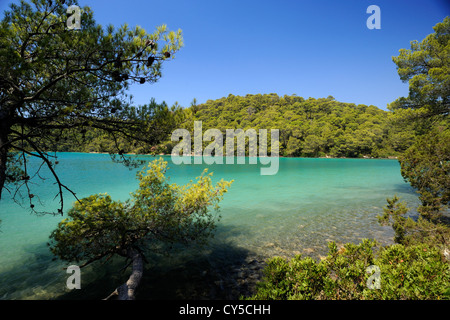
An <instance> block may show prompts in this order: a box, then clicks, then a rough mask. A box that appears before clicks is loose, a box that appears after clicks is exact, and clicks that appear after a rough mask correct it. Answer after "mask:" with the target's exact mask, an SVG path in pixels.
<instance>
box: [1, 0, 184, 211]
mask: <svg viewBox="0 0 450 320" xmlns="http://www.w3.org/2000/svg"><path fill="white" fill-rule="evenodd" d="M30 2H31V3H28V2H25V1H21V2H20V3H19V4H11V5H10V10H9V11H6V12H5V16H4V18H3V20H1V22H0V24H1V28H0V195H1V194H2V191H4V189H5V188H6V190H8V191H9V192H10V193H11V194H12V195H13V194H15V192H14V189H13V188H12V187H11V183H12V182H14V183H15V186H16V187H17V188H20V187H25V188H27V189H28V182H29V180H30V178H33V176H38V173H36V172H29V169H28V167H27V156H31V157H37V158H39V159H40V161H42V164H43V166H46V167H48V168H49V169H50V171H51V173H52V174H53V176H54V179H55V182H56V183H57V184H58V187H59V198H60V202H61V207H60V209H59V211H60V212H62V209H63V196H62V193H63V190H64V189H67V190H70V188H69V187H68V186H67V185H66V184H65V182H63V181H60V179H59V177H58V174H57V172H56V170H55V164H56V162H57V161H56V159H55V155H54V154H52V153H51V152H52V151H57V149H58V145H59V144H60V142H61V141H64V140H66V139H69V140H70V143H71V145H72V147H73V148H76V145H79V144H80V143H82V139H77V138H78V137H83V136H84V135H85V134H86V132H87V131H88V130H96V131H98V132H101V133H102V134H104V135H107V136H108V137H109V140H110V141H113V142H114V143H113V145H112V146H111V148H110V149H109V150H108V151H112V150H114V151H115V153H117V154H119V158H120V159H118V160H121V161H123V162H125V163H127V164H129V163H130V159H128V158H126V157H125V156H124V155H123V154H124V152H123V150H121V149H120V145H119V140H120V141H122V142H123V141H127V143H128V144H134V143H136V141H142V142H145V143H147V144H150V145H151V144H155V143H156V142H158V141H160V140H161V139H162V138H163V137H164V138H165V137H166V135H167V134H168V132H170V130H171V129H172V127H173V126H174V121H175V120H174V119H175V118H176V116H175V113H174V111H175V110H169V108H167V106H166V105H159V104H156V103H154V102H150V104H148V105H145V106H133V102H132V99H131V97H130V96H128V95H127V89H128V88H129V86H130V85H131V84H133V83H136V84H144V83H154V82H156V81H158V79H159V78H160V77H161V66H162V63H163V62H164V61H166V60H169V59H171V58H173V54H174V53H175V52H177V51H178V50H179V49H180V47H181V46H182V35H181V31H178V32H172V31H169V30H168V29H167V27H166V26H165V25H162V26H159V27H157V28H156V31H155V32H153V33H148V32H146V31H145V30H144V29H143V28H141V27H139V26H137V27H135V28H130V27H129V26H128V25H127V24H124V25H122V26H120V27H119V28H115V27H114V26H112V25H110V26H108V27H106V28H104V27H102V26H100V25H98V24H97V23H96V22H95V20H94V17H93V12H92V11H91V9H90V8H89V7H84V8H82V9H81V17H80V18H81V21H80V22H81V28H80V29H70V28H68V27H67V13H66V11H67V7H68V6H71V5H77V2H76V1H74V0H68V1H46V0H31V1H30ZM12 152H13V153H14V154H13V155H11V153H12ZM19 173H20V174H19ZM5 183H8V185H5ZM3 193H4V192H3ZM31 198H32V197H31V195H30V206H31V208H33V204H32V202H31Z"/></svg>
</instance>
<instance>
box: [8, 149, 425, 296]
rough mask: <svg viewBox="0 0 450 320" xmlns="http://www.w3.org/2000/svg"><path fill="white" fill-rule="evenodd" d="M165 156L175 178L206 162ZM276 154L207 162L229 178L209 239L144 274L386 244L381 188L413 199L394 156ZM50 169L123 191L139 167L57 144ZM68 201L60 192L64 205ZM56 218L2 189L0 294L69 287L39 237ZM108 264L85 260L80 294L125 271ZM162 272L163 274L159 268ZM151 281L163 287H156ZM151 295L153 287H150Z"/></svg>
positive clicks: (91, 186)
mask: <svg viewBox="0 0 450 320" xmlns="http://www.w3.org/2000/svg"><path fill="white" fill-rule="evenodd" d="M165 159H166V160H167V161H168V162H169V167H170V169H169V171H168V175H169V176H170V177H171V181H172V182H176V183H180V184H182V183H186V182H188V181H189V180H191V179H194V178H195V177H197V176H198V175H200V173H201V172H202V171H203V169H204V168H205V167H206V165H174V164H171V161H170V157H165ZM148 160H149V161H151V160H153V157H148ZM279 160H280V166H279V171H278V173H277V174H276V175H273V176H262V175H260V165H259V164H258V165H250V164H245V165H237V164H235V165H225V164H223V165H211V166H208V168H209V171H210V172H214V176H213V177H214V180H220V179H222V178H223V179H225V180H231V179H234V183H233V184H232V186H231V188H230V190H229V192H228V193H227V194H226V195H225V198H224V200H223V201H222V203H221V216H222V218H221V220H220V221H219V223H218V229H217V233H216V236H215V238H214V240H212V241H211V245H210V246H209V247H208V248H207V249H202V251H195V250H187V251H183V252H181V253H179V254H178V256H176V255H175V256H174V257H171V258H159V257H157V256H150V257H148V259H149V261H150V263H149V265H151V266H152V267H154V268H153V269H151V268H150V267H149V270H153V271H152V272H150V273H151V276H152V277H155V278H158V277H159V276H158V274H157V273H156V272H157V271H156V270H163V269H165V270H167V269H168V268H169V269H170V268H173V270H178V271H179V270H183V272H185V273H186V276H185V277H184V278H183V277H181V278H177V281H178V282H182V281H191V280H192V279H191V278H190V273H189V270H190V268H191V267H192V268H193V269H194V268H196V271H195V272H200V271H201V272H203V274H205V273H206V272H207V271H208V269H209V268H211V266H215V268H216V267H218V266H222V267H223V265H225V264H226V263H227V262H228V261H230V260H232V259H233V258H235V257H238V256H239V257H242V254H244V255H251V256H257V257H260V258H261V259H265V258H268V257H271V256H274V255H281V256H287V257H289V256H292V255H294V254H298V253H301V254H303V255H309V256H313V257H316V258H317V257H320V256H321V255H325V254H326V252H327V242H329V241H336V242H338V243H345V242H358V241H360V240H361V239H362V238H375V239H378V240H379V241H380V242H381V243H383V244H389V243H391V241H392V235H393V234H392V230H391V229H390V228H389V227H381V226H379V225H378V223H377V222H376V215H378V214H380V213H381V212H382V208H383V206H384V205H385V204H386V198H387V197H392V196H393V195H394V194H397V195H398V196H399V197H401V198H402V199H403V200H405V201H407V202H408V205H409V206H410V207H412V208H414V207H415V206H417V204H418V200H417V197H416V195H415V193H414V191H413V190H412V189H411V188H410V187H409V185H408V184H406V183H405V182H404V181H403V179H402V177H401V175H400V167H399V164H398V162H397V161H396V160H379V159H306V158H280V159H279ZM246 163H248V161H246ZM258 163H259V162H258ZM34 165H35V166H36V165H37V163H35V164H34ZM57 171H58V173H59V174H60V178H61V181H62V182H63V183H66V184H67V185H68V186H70V187H71V188H72V189H73V191H74V192H76V193H77V196H78V197H84V196H87V195H90V194H93V193H104V192H107V193H109V194H110V195H111V196H112V197H113V198H115V199H121V200H125V199H127V198H128V196H129V193H130V192H131V191H134V190H135V189H136V188H137V182H136V179H135V173H136V170H129V169H127V168H125V167H124V166H122V165H120V164H116V163H113V162H112V161H111V160H110V157H109V155H104V154H82V153H61V154H59V164H58V166H57ZM42 175H43V176H47V177H48V176H49V173H48V172H45V170H43V171H42ZM35 182H36V185H33V186H32V188H33V190H32V192H33V193H35V194H38V195H39V200H40V202H41V203H39V202H38V201H37V199H33V200H35V201H33V202H34V204H35V206H36V207H35V208H36V209H38V210H39V209H42V210H44V209H47V210H48V211H50V209H55V208H57V207H58V199H54V196H55V194H56V192H57V189H56V187H55V186H54V185H53V181H51V180H50V179H49V180H47V181H45V182H41V181H39V180H35ZM73 201H74V198H73V197H71V196H70V195H69V194H68V193H66V197H65V203H66V206H65V208H66V209H67V208H69V207H70V203H72V202H73ZM62 218H63V217H61V216H51V215H44V216H39V217H38V216H35V215H32V214H30V212H29V210H28V209H26V208H22V207H20V206H19V205H18V204H16V203H15V202H14V201H12V200H11V199H9V197H8V194H7V193H5V199H4V200H2V201H1V202H0V219H1V220H2V222H1V225H0V299H55V298H66V297H67V298H73V297H74V294H73V293H71V292H69V290H68V289H66V287H65V283H66V279H67V277H68V275H67V274H66V273H65V271H64V269H63V268H64V267H66V266H67V264H66V263H64V262H61V261H53V260H52V258H53V257H52V256H51V254H50V252H49V250H48V247H47V246H46V242H47V241H48V236H49V234H50V233H51V231H52V230H53V229H54V228H55V226H56V225H57V223H58V222H59V221H60V220H61V219H62ZM161 261H164V264H162V262H161ZM157 266H158V267H157ZM113 267H114V263H113V264H109V265H93V266H92V267H90V268H88V269H83V278H82V286H83V288H87V289H86V290H87V291H89V292H87V291H83V294H81V297H84V298H85V297H92V298H93V297H100V298H101V297H104V296H107V295H108V294H109V293H110V291H108V290H109V288H111V289H113V288H114V287H115V286H117V285H118V283H117V281H119V279H122V278H120V277H121V276H120V275H116V273H115V269H114V268H113ZM193 269H192V270H193ZM219 269H220V267H219ZM85 270H86V271H85ZM192 272H194V271H192ZM177 274H179V272H178V273H177ZM164 276H168V274H161V277H164ZM159 278H160V277H159ZM192 281H194V280H192ZM183 285H184V284H183ZM174 288H176V285H175V284H174ZM152 290H153V291H155V290H156V291H158V290H161V292H162V289H161V288H160V289H158V288H154V287H152ZM174 290H178V289H174ZM70 294H72V296H71V295H70ZM161 294H162V293H161ZM167 295H168V296H163V297H165V298H167V297H170V293H167ZM144 296H145V295H144ZM79 297H80V296H75V298H79ZM148 297H150V298H154V297H159V296H158V293H152V295H150V296H148Z"/></svg>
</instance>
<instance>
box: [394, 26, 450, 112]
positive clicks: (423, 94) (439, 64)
mask: <svg viewBox="0 0 450 320" xmlns="http://www.w3.org/2000/svg"><path fill="white" fill-rule="evenodd" d="M433 29H434V33H432V34H430V35H428V36H427V37H425V39H423V40H422V41H421V42H418V41H417V40H415V41H412V42H411V49H401V50H400V54H399V55H398V56H397V57H393V58H392V59H393V61H394V63H395V64H396V65H397V71H398V74H399V76H400V79H401V80H402V81H403V82H408V83H409V95H408V96H407V97H401V98H399V99H397V100H396V101H394V102H393V103H392V104H391V108H392V109H393V110H395V109H398V108H409V109H413V110H420V116H421V117H431V116H434V115H447V116H448V115H449V112H450V17H446V18H445V19H444V21H442V22H440V23H438V24H436V25H435V26H434V27H433Z"/></svg>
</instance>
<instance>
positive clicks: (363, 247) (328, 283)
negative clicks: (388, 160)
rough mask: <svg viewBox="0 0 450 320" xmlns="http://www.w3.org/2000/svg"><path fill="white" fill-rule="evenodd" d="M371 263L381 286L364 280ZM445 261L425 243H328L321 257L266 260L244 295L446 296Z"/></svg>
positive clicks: (307, 297)
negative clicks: (252, 292) (253, 287)
mask: <svg viewBox="0 0 450 320" xmlns="http://www.w3.org/2000/svg"><path fill="white" fill-rule="evenodd" d="M371 265H376V266H378V268H379V270H380V288H379V289H371V288H369V286H368V284H367V282H368V279H369V277H371V274H370V273H368V272H367V270H368V267H369V266H371ZM449 283H450V270H449V263H448V262H447V261H446V260H445V258H444V256H443V255H442V254H441V252H440V251H439V250H438V249H437V248H435V247H431V246H429V245H427V244H419V245H414V246H408V247H407V246H404V245H402V244H395V245H392V246H387V247H379V246H377V243H376V242H375V241H373V240H367V239H365V240H363V241H362V242H361V243H360V244H352V243H348V244H346V245H345V246H344V247H342V248H340V249H338V247H337V245H336V243H334V242H331V243H330V244H329V252H328V255H327V257H326V258H325V259H324V260H321V261H318V262H316V261H315V260H313V259H312V258H309V257H306V258H302V257H301V255H298V256H296V257H294V258H292V259H291V260H286V259H283V258H280V257H275V258H272V259H270V260H269V261H268V264H267V266H266V268H265V269H264V278H263V280H262V281H261V282H260V283H259V284H258V287H257V291H256V294H255V295H253V296H252V297H249V299H261V300H267V299H271V300H272V299H273V300H288V299H296V300H310V299H317V300H319V299H395V300H397V299H421V300H425V299H450V296H449V289H450V286H449Z"/></svg>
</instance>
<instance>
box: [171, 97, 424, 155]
mask: <svg viewBox="0 0 450 320" xmlns="http://www.w3.org/2000/svg"><path fill="white" fill-rule="evenodd" d="M194 121H202V128H203V131H205V130H207V129H209V128H217V129H219V130H221V131H222V132H223V133H225V129H237V128H240V129H243V130H246V129H249V128H253V129H255V130H257V131H258V129H279V130H280V155H282V156H294V157H298V156H304V157H319V156H320V157H325V156H329V157H391V156H396V155H398V154H399V153H400V152H402V151H404V150H406V149H407V148H408V147H409V146H410V145H411V144H412V143H413V141H414V137H415V128H413V126H411V125H405V123H402V124H401V125H400V124H399V123H397V121H395V118H394V115H393V113H392V112H389V111H384V110H381V109H379V108H377V107H375V106H366V105H355V104H353V103H343V102H339V101H336V100H335V99H334V98H333V97H331V96H329V97H327V98H319V99H314V98H308V99H304V98H302V97H299V96H296V95H291V96H286V95H285V96H283V97H280V96H278V95H277V94H274V93H272V94H264V95H263V94H257V95H246V96H245V97H242V96H234V95H232V94H230V95H229V96H228V97H226V98H225V97H224V98H221V99H218V100H208V101H207V102H206V103H204V104H200V105H196V104H195V103H193V104H192V105H191V107H189V108H187V109H186V110H185V120H184V122H183V124H182V125H181V127H182V128H186V129H188V130H189V131H191V132H192V130H193V125H194ZM166 145H167V146H168V149H170V146H171V144H166ZM167 151H169V152H170V150H166V152H167Z"/></svg>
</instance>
